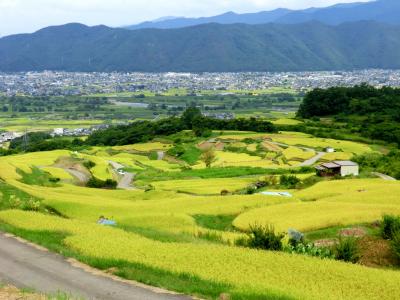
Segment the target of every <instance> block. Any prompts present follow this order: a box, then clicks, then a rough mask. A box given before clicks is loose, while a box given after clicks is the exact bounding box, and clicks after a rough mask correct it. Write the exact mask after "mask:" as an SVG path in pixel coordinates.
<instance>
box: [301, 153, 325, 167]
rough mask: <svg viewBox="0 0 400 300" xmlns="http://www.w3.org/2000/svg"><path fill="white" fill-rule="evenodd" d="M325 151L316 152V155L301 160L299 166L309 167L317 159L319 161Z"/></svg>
mask: <svg viewBox="0 0 400 300" xmlns="http://www.w3.org/2000/svg"><path fill="white" fill-rule="evenodd" d="M325 154H326V153H325V152H318V153H317V155H316V156H314V157H312V158H310V159H307V160H305V161H303V162H302V163H301V164H300V165H299V167H309V166H312V165H313V164H315V163H316V162H317V161H319V160H320V159H321V158H322V157H324V155H325Z"/></svg>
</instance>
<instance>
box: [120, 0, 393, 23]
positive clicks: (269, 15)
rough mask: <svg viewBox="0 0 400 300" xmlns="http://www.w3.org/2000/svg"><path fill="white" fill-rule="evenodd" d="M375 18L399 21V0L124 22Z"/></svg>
mask: <svg viewBox="0 0 400 300" xmlns="http://www.w3.org/2000/svg"><path fill="white" fill-rule="evenodd" d="M366 20H369V21H378V22H384V23H390V24H400V1H398V0H378V1H372V2H359V3H346V4H337V5H333V6H329V7H325V8H309V9H304V10H289V9H283V8H281V9H276V10H272V11H262V12H258V13H247V14H236V13H233V12H228V13H225V14H222V15H218V16H213V17H203V18H168V19H166V20H162V19H161V20H155V21H151V22H144V23H140V24H137V25H132V26H127V27H126V28H128V29H143V28H159V29H171V28H182V27H188V26H194V25H200V24H207V23H219V24H234V23H243V24H252V25H255V24H266V23H283V24H296V23H303V22H308V21H319V22H323V23H325V24H330V25H339V24H341V23H344V22H356V21H366Z"/></svg>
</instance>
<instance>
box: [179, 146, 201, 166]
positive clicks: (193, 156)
mask: <svg viewBox="0 0 400 300" xmlns="http://www.w3.org/2000/svg"><path fill="white" fill-rule="evenodd" d="M200 156H201V151H200V149H198V148H197V147H196V146H194V145H189V146H185V153H184V154H183V155H181V156H179V158H180V159H181V160H183V161H185V162H187V163H188V164H189V165H194V164H196V163H197V162H198V160H199V159H200Z"/></svg>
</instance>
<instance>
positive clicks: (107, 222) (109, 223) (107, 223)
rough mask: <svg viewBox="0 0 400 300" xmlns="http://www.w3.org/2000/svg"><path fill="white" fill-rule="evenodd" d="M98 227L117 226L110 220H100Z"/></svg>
mask: <svg viewBox="0 0 400 300" xmlns="http://www.w3.org/2000/svg"><path fill="white" fill-rule="evenodd" d="M98 223H99V224H100V225H106V226H115V225H117V222H115V221H112V220H102V221H100V222H98Z"/></svg>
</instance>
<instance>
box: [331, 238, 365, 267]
mask: <svg viewBox="0 0 400 300" xmlns="http://www.w3.org/2000/svg"><path fill="white" fill-rule="evenodd" d="M334 250H335V257H336V259H337V260H343V261H346V262H352V263H356V262H357V261H358V260H359V259H360V255H359V251H358V245H357V239H355V238H354V237H347V238H343V237H340V238H339V243H337V244H336V246H335V249H334Z"/></svg>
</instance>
